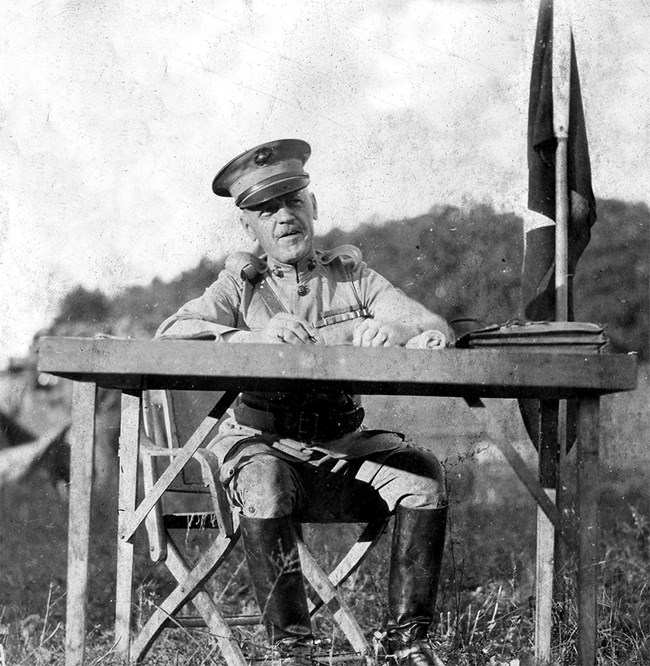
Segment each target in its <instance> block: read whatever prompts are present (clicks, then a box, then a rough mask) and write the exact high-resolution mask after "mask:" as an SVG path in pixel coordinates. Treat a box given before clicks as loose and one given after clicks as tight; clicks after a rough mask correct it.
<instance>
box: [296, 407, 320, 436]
mask: <svg viewBox="0 0 650 666" xmlns="http://www.w3.org/2000/svg"><path fill="white" fill-rule="evenodd" d="M317 432H318V414H317V413H316V412H300V414H299V415H298V438H299V439H304V440H310V439H316V434H317Z"/></svg>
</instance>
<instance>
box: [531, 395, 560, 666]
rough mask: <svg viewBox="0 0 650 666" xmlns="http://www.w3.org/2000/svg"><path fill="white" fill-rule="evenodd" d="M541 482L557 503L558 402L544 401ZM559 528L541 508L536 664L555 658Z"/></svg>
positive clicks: (538, 515)
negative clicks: (555, 594)
mask: <svg viewBox="0 0 650 666" xmlns="http://www.w3.org/2000/svg"><path fill="white" fill-rule="evenodd" d="M540 425H541V428H540V442H539V483H540V486H541V488H542V492H544V493H546V495H547V496H548V498H549V499H550V500H551V502H553V503H554V504H555V500H556V491H555V487H556V482H557V466H558V402H557V400H542V401H541V403H540ZM555 535H556V533H555V527H554V526H553V523H552V522H551V521H550V520H549V519H548V517H547V516H546V514H545V513H544V511H542V509H541V508H540V507H539V506H538V507H537V548H536V576H535V664H536V665H538V664H539V666H545V665H546V664H549V663H550V661H551V630H552V628H553V572H554V564H555V562H554V549H555Z"/></svg>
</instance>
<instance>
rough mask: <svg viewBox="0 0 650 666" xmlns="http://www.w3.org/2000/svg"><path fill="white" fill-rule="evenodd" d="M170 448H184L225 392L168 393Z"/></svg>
mask: <svg viewBox="0 0 650 666" xmlns="http://www.w3.org/2000/svg"><path fill="white" fill-rule="evenodd" d="M166 395H167V410H168V411H167V417H166V418H167V419H168V423H166V425H167V428H168V435H170V443H169V446H171V447H172V448H178V447H179V446H183V445H184V444H185V443H186V442H187V440H188V439H189V438H190V437H191V436H192V435H193V434H194V431H195V430H196V429H197V428H198V427H199V425H200V424H201V422H202V421H203V419H205V417H206V416H208V415H209V414H210V412H211V411H212V410H213V409H214V407H215V405H216V404H217V403H218V402H219V401H220V399H221V398H222V397H223V396H224V395H225V392H224V391H166Z"/></svg>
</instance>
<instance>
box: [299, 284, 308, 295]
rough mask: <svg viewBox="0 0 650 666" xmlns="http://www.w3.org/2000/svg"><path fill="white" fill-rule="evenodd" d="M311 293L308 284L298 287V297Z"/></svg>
mask: <svg viewBox="0 0 650 666" xmlns="http://www.w3.org/2000/svg"><path fill="white" fill-rule="evenodd" d="M308 293H309V287H308V286H307V285H306V284H299V285H298V296H306V295H307V294H308Z"/></svg>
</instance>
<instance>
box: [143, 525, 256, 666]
mask: <svg viewBox="0 0 650 666" xmlns="http://www.w3.org/2000/svg"><path fill="white" fill-rule="evenodd" d="M238 536H239V535H238V534H235V535H234V536H232V537H224V536H222V535H219V536H218V537H217V538H216V540H215V541H214V542H213V544H212V545H211V546H210V548H209V549H208V550H207V551H206V552H205V553H204V555H203V556H202V557H201V559H200V560H199V562H198V564H197V565H196V566H195V567H194V568H193V569H190V567H189V566H188V565H187V563H186V562H185V560H184V559H183V557H182V556H181V555H180V553H179V551H178V549H177V548H176V547H175V546H174V544H173V542H172V540H171V539H169V540H168V546H167V547H168V552H167V560H166V565H167V567H168V568H169V570H170V572H171V573H172V575H173V576H174V578H176V580H177V581H178V583H179V584H178V585H177V587H176V588H175V589H174V591H173V592H172V593H171V594H170V595H169V596H168V597H167V598H166V599H165V600H164V601H163V602H162V604H160V606H159V607H158V609H157V610H156V611H155V612H154V613H153V615H152V616H151V617H150V618H149V620H148V621H147V622H146V623H145V625H144V627H143V628H142V630H141V631H140V633H139V634H138V636H137V637H136V639H135V640H134V641H133V644H132V646H131V652H130V658H131V661H132V662H133V663H136V662H138V661H139V660H140V659H142V658H143V657H144V656H145V654H146V652H147V651H148V649H149V648H150V647H151V645H152V643H153V642H154V640H155V639H156V638H157V637H158V635H159V634H160V632H161V631H162V630H163V628H164V627H165V624H166V623H167V621H168V620H169V619H170V618H172V617H173V615H174V614H175V613H176V612H177V611H178V610H179V609H180V608H181V607H182V606H183V605H184V604H185V603H187V601H188V600H189V599H190V598H192V596H193V595H196V596H195V597H194V598H193V599H192V602H193V603H194V605H195V606H196V608H197V610H198V611H199V613H201V615H202V616H203V619H204V620H205V622H206V624H207V625H208V627H209V628H210V630H211V631H212V633H213V634H214V636H215V638H216V639H217V641H218V643H219V647H220V649H221V652H222V654H223V656H224V658H225V660H226V663H227V664H228V665H229V666H246V663H247V662H246V658H245V657H244V655H243V653H242V651H241V648H240V647H239V643H238V642H237V640H236V638H235V635H234V634H233V632H232V630H231V629H230V626H229V625H228V624H227V622H226V620H225V619H224V617H223V615H222V614H221V611H220V610H219V607H218V606H217V605H216V604H215V602H214V601H213V600H212V598H211V597H210V595H209V594H208V593H207V592H205V591H204V590H203V589H202V586H203V584H204V583H205V582H206V580H207V579H208V578H209V577H210V576H212V574H213V573H214V572H215V571H216V570H217V569H218V568H219V566H220V565H221V564H222V562H223V561H224V560H225V559H226V557H228V555H229V554H230V553H231V551H232V550H233V548H234V547H235V545H236V543H237V540H238ZM197 589H198V590H199V591H198V593H197Z"/></svg>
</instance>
